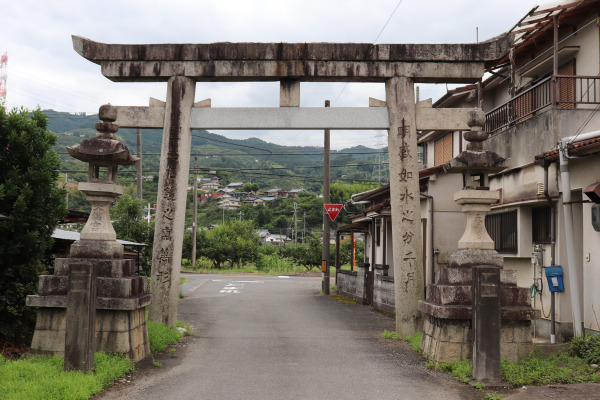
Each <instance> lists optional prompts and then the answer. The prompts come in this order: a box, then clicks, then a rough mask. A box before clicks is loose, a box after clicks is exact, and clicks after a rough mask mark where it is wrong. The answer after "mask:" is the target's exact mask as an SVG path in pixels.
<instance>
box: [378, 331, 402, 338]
mask: <svg viewBox="0 0 600 400" xmlns="http://www.w3.org/2000/svg"><path fill="white" fill-rule="evenodd" d="M381 337H382V338H384V339H392V340H402V337H401V336H400V334H398V332H396V331H388V330H387V329H384V330H383V334H382V335H381Z"/></svg>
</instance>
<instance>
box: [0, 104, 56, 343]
mask: <svg viewBox="0 0 600 400" xmlns="http://www.w3.org/2000/svg"><path fill="white" fill-rule="evenodd" d="M47 122H48V121H47V117H46V116H45V115H44V114H43V113H42V112H41V111H40V110H39V109H38V110H36V111H32V112H29V111H27V110H24V109H19V110H16V109H15V110H13V111H11V112H10V113H8V114H6V113H5V109H4V108H3V107H0V214H3V215H5V216H7V217H9V218H10V219H9V220H2V221H0V254H1V255H2V257H0V276H1V277H2V278H1V279H0V340H4V341H12V342H21V343H23V342H28V341H29V339H30V336H31V333H32V332H33V324H34V322H35V310H33V309H31V308H29V307H26V306H25V298H26V296H27V295H29V294H34V293H35V292H36V289H37V282H38V275H39V274H40V273H41V272H42V271H43V269H44V265H43V262H42V260H43V257H44V254H45V253H46V251H47V250H48V249H49V248H50V246H51V244H52V239H51V236H52V232H53V231H54V228H55V227H56V225H57V224H58V221H59V219H60V218H62V217H63V216H64V215H65V213H66V207H65V194H66V192H65V191H64V190H62V189H60V188H59V186H58V184H57V182H58V178H59V174H58V169H59V167H60V161H59V158H58V155H57V154H56V153H54V152H53V151H52V146H53V145H54V143H55V141H56V136H55V135H53V134H52V133H50V132H49V131H47V130H46V125H47Z"/></svg>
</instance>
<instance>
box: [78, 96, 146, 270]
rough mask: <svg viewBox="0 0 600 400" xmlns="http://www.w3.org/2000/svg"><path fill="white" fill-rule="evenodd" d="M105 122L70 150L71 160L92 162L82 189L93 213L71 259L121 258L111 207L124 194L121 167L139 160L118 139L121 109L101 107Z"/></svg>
mask: <svg viewBox="0 0 600 400" xmlns="http://www.w3.org/2000/svg"><path fill="white" fill-rule="evenodd" d="M99 117H100V119H101V120H102V122H98V123H97V124H96V130H97V131H98V133H97V134H96V137H95V138H92V139H85V140H84V141H82V142H81V143H80V144H78V145H76V146H73V147H67V151H68V152H69V155H71V157H73V158H76V159H78V160H81V161H83V162H86V163H88V181H87V182H80V183H79V187H78V189H79V190H80V191H82V192H83V193H85V194H86V198H87V201H88V202H90V204H91V205H92V211H91V213H90V216H89V218H88V221H87V223H86V224H85V227H84V228H83V229H82V231H81V238H80V240H79V241H77V242H75V243H74V244H73V245H72V246H71V257H90V258H121V257H122V256H123V245H121V244H120V243H118V242H117V241H116V239H117V235H116V233H115V230H114V228H113V226H112V223H111V222H110V213H109V208H110V206H111V204H112V203H114V202H115V199H116V198H117V197H118V196H120V195H122V194H123V187H122V186H119V185H117V172H118V168H119V165H134V164H136V163H137V162H138V161H139V158H136V157H132V156H131V154H130V153H129V150H128V149H127V146H125V145H124V144H123V143H121V142H119V141H118V140H117V138H116V137H115V133H116V132H117V130H118V129H119V126H118V125H116V124H115V123H114V121H116V119H117V109H116V108H115V107H113V106H111V105H110V104H108V105H103V106H101V107H100V112H99Z"/></svg>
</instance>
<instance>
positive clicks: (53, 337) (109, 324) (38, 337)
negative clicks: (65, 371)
mask: <svg viewBox="0 0 600 400" xmlns="http://www.w3.org/2000/svg"><path fill="white" fill-rule="evenodd" d="M66 323H67V322H66V312H65V309H64V308H40V309H39V310H38V313H37V320H36V325H35V332H34V334H33V340H32V342H31V351H32V352H33V353H37V354H55V355H62V354H64V351H65V329H66ZM95 351H96V352H98V351H103V352H105V353H122V354H124V355H125V356H126V357H128V358H131V359H133V360H134V361H139V360H141V359H143V358H145V357H146V356H147V355H149V354H150V342H149V341H148V327H147V325H146V308H145V307H144V308H139V309H137V310H96V341H95Z"/></svg>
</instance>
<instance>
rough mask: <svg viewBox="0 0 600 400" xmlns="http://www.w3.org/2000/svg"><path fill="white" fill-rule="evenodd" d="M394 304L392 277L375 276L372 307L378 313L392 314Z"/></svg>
mask: <svg viewBox="0 0 600 400" xmlns="http://www.w3.org/2000/svg"><path fill="white" fill-rule="evenodd" d="M395 302H396V296H395V294H394V277H392V276H383V275H375V282H374V285H373V307H375V309H377V310H379V311H385V312H388V313H394V311H395Z"/></svg>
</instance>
